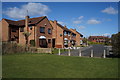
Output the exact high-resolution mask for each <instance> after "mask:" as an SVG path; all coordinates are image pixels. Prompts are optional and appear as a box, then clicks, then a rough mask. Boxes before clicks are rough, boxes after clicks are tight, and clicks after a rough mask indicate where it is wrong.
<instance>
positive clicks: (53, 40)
mask: <svg viewBox="0 0 120 80" xmlns="http://www.w3.org/2000/svg"><path fill="white" fill-rule="evenodd" d="M52 47H53V48H54V47H55V39H52Z"/></svg>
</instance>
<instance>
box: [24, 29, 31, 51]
mask: <svg viewBox="0 0 120 80" xmlns="http://www.w3.org/2000/svg"><path fill="white" fill-rule="evenodd" d="M23 35H24V36H25V40H26V51H28V38H29V36H30V35H31V33H30V32H28V31H26V32H23Z"/></svg>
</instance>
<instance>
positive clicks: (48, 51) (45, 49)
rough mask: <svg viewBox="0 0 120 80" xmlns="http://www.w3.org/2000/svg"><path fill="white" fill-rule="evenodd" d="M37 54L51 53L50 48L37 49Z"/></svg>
mask: <svg viewBox="0 0 120 80" xmlns="http://www.w3.org/2000/svg"><path fill="white" fill-rule="evenodd" d="M37 53H52V49H51V48H37Z"/></svg>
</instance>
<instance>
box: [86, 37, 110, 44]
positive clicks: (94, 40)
mask: <svg viewBox="0 0 120 80" xmlns="http://www.w3.org/2000/svg"><path fill="white" fill-rule="evenodd" d="M106 38H108V37H105V36H90V37H89V38H88V41H91V42H97V43H104V42H105V41H106Z"/></svg>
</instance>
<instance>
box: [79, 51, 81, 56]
mask: <svg viewBox="0 0 120 80" xmlns="http://www.w3.org/2000/svg"><path fill="white" fill-rule="evenodd" d="M79 56H80V57H81V50H80V49H79Z"/></svg>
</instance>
